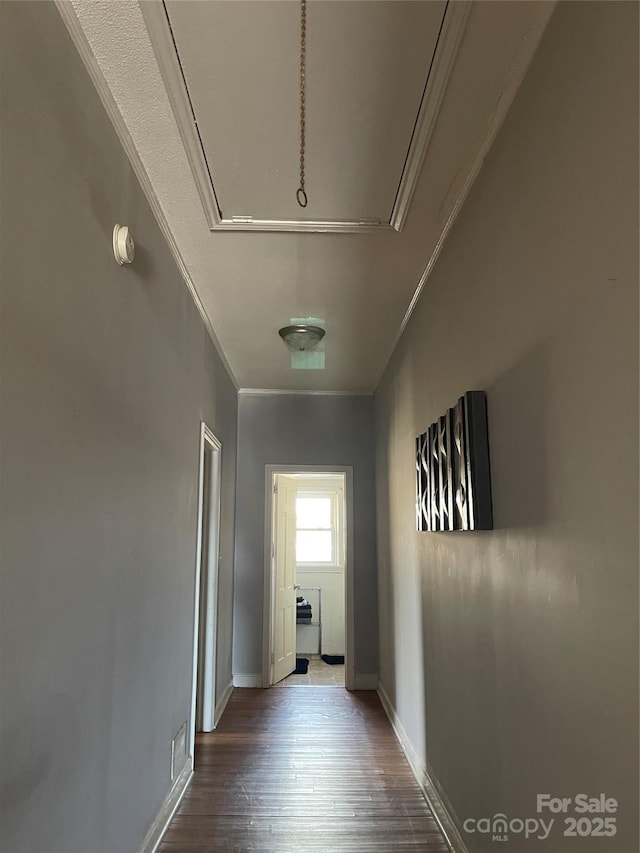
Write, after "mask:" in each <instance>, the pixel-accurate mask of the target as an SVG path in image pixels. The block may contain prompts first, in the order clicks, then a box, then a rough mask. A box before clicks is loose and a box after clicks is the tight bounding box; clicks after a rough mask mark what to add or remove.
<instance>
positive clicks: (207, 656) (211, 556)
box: [189, 421, 222, 757]
mask: <svg viewBox="0 0 640 853" xmlns="http://www.w3.org/2000/svg"><path fill="white" fill-rule="evenodd" d="M207 453H211V471H210V477H209V478H208V480H209V482H207V478H205V455H206V454H207ZM221 470H222V444H221V443H220V441H218V439H217V438H216V437H215V435H214V434H213V432H212V431H211V430H210V429H209V427H208V426H207V425H206V424H205V423H204V421H203V422H202V423H201V425H200V461H199V468H198V528H197V539H196V572H195V600H194V618H193V674H192V690H191V720H190V727H189V752H190V755H191V756H192V757H193V756H194V747H195V736H196V704H197V699H198V693H200V697H201V703H202V728H203V730H204V731H212V730H213V729H214V728H215V703H216V690H215V682H216V635H217V607H218V563H219V551H220V487H221ZM206 487H209V488H210V500H209V501H207V500H206V499H205V494H204V490H205V488H206ZM207 505H208V507H209V519H208V520H207V519H205V518H204V511H205V507H206V506H207ZM205 521H208V524H209V542H208V548H209V553H208V563H207V572H206V576H205V577H203V576H202V562H203V559H202V558H203V536H202V530H203V522H205ZM212 546H213V547H212ZM203 583H204V584H205V585H206V586H205V588H203V586H202V585H203ZM201 599H202V600H203V602H204V606H203V607H201V606H200V601H201ZM201 636H202V642H200V637H201ZM199 672H200V673H205V674H206V676H205V678H204V683H203V684H200V685H199V683H198V681H199V679H198V676H199ZM199 688H200V689H199Z"/></svg>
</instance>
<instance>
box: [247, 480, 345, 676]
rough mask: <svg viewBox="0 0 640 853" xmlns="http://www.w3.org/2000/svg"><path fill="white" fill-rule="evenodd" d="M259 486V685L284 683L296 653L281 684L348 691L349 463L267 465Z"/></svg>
mask: <svg viewBox="0 0 640 853" xmlns="http://www.w3.org/2000/svg"><path fill="white" fill-rule="evenodd" d="M265 485H266V488H265V497H266V500H265V504H266V512H265V617H264V641H263V642H264V659H263V674H262V675H263V678H262V684H263V686H264V687H269V686H271V685H273V684H276V683H280V684H282V685H284V682H283V679H286V678H287V677H289V676H290V673H294V671H295V670H296V658H298V672H299V673H300V674H295V673H294V674H293V675H291V676H290V680H289V681H288V682H286V684H292V683H294V682H295V683H296V684H298V683H307V684H309V683H310V684H318V683H322V684H335V683H336V678H337V679H339V678H340V677H342V678H343V680H344V686H345V687H346V688H347V689H348V690H352V689H354V681H355V674H354V670H355V667H354V661H353V654H352V650H353V581H352V571H351V567H352V565H353V553H352V552H353V548H352V536H351V529H352V517H353V507H352V498H351V495H352V469H351V468H350V467H339V466H337V467H331V468H329V467H327V466H300V467H295V468H293V467H285V466H277V465H268V466H267V471H266V484H265ZM300 659H302V660H300ZM306 662H308V663H306ZM301 664H303V665H307V666H308V671H309V675H307V674H306V673H304V672H300V665H301ZM334 664H337V669H336V670H335V671H332V666H333V665H334ZM340 664H344V668H343V666H341V665H340ZM323 669H324V673H323V672H322V670H323ZM337 683H340V681H338V682H337Z"/></svg>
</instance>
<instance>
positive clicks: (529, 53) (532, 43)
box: [381, 0, 556, 377]
mask: <svg viewBox="0 0 640 853" xmlns="http://www.w3.org/2000/svg"><path fill="white" fill-rule="evenodd" d="M454 5H457V3H456V4H454ZM555 6H556V0H550V2H549V3H538V4H536V10H537V12H538V14H539V17H538V18H537V19H536V20H535V21H534V23H533V24H532V25H531V28H530V29H529V32H528V33H527V34H526V36H525V37H524V39H523V40H522V45H521V47H520V50H519V51H518V53H517V55H516V58H515V61H514V63H513V65H512V67H511V71H510V72H509V75H508V77H507V80H506V82H505V84H504V86H503V88H502V91H501V93H500V97H499V98H498V101H497V103H496V107H495V109H494V111H493V113H492V114H491V116H490V118H489V122H488V124H487V127H486V130H485V134H484V136H483V138H482V140H481V142H480V145H479V147H478V150H477V151H476V154H475V156H474V158H473V160H472V161H471V163H470V165H469V168H468V170H467V173H466V177H465V178H464V181H463V183H462V186H461V187H460V189H458V188H457V185H454V191H455V195H454V197H453V199H452V198H451V196H450V197H449V198H448V199H447V200H446V202H445V204H443V206H442V207H443V209H444V210H447V209H448V210H449V213H448V215H447V218H446V220H445V223H444V225H443V227H442V231H441V232H440V236H439V238H438V241H437V243H436V245H435V247H434V250H433V252H432V253H431V257H430V258H429V260H428V261H427V265H426V266H425V268H424V270H423V272H422V275H421V276H420V281H419V282H418V286H417V287H416V289H415V291H414V293H413V296H412V297H411V302H410V303H409V307H408V308H407V310H406V313H405V315H404V317H403V319H402V323H401V324H400V329H399V330H398V334H397V335H396V339H395V341H394V344H393V347H392V348H391V353H390V356H389V360H390V359H391V356H392V355H393V353H394V352H395V349H396V346H397V344H398V341H399V340H400V337H401V336H402V333H403V332H404V330H405V328H406V325H407V323H408V322H409V319H410V317H411V315H412V314H413V312H414V309H415V307H416V305H417V303H418V300H419V298H420V295H421V293H422V291H423V289H424V286H425V284H426V283H427V279H428V278H429V276H430V275H431V272H432V270H433V268H434V266H435V265H436V261H437V260H438V258H439V257H440V252H441V251H442V247H443V245H444V243H445V240H446V239H447V237H448V236H449V232H450V231H451V228H452V227H453V223H454V222H455V221H456V219H457V218H458V213H459V212H460V210H461V208H462V206H463V204H464V202H465V201H466V198H467V196H468V195H469V191H470V190H471V187H472V186H473V183H474V181H475V179H476V178H477V177H478V174H479V172H480V169H481V168H482V164H483V163H484V160H485V157H486V156H487V154H488V152H489V149H490V148H491V146H492V145H493V141H494V139H495V138H496V135H497V133H498V131H499V130H500V128H501V127H502V123H503V121H504V119H505V117H506V115H507V113H508V111H509V108H510V107H511V104H512V102H513V99H514V98H515V96H516V92H517V91H518V89H519V88H520V84H521V83H522V81H523V80H524V77H525V74H526V73H527V69H528V68H529V65H530V63H531V60H532V59H533V55H534V53H535V52H536V50H537V48H538V45H539V44H540V40H541V38H542V35H543V33H544V31H545V28H546V26H547V23H548V22H549V18H550V17H551V14H552V13H553V10H554V9H555ZM460 174H464V168H463V169H461V170H460ZM387 363H388V362H387ZM385 370H386V365H385ZM385 370H383V371H382V374H381V377H382V376H384V373H385Z"/></svg>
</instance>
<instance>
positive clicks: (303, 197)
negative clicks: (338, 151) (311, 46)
mask: <svg viewBox="0 0 640 853" xmlns="http://www.w3.org/2000/svg"><path fill="white" fill-rule="evenodd" d="M306 64H307V0H300V186H299V187H298V190H297V192H296V201H297V202H298V204H299V205H300V207H306V206H307V193H306V192H305V188H304V155H305V148H306V142H307V138H306V137H307V114H306V80H305V73H306Z"/></svg>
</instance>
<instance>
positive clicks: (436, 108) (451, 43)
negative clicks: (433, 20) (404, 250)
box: [389, 0, 471, 231]
mask: <svg viewBox="0 0 640 853" xmlns="http://www.w3.org/2000/svg"><path fill="white" fill-rule="evenodd" d="M470 11H471V0H455V2H452V0H449V2H448V3H447V8H446V11H445V14H444V21H443V23H442V29H441V31H440V36H439V37H438V43H437V45H436V51H435V55H434V57H433V64H432V67H431V69H430V72H429V77H428V79H427V85H426V86H425V91H424V95H423V96H422V102H421V104H420V110H419V111H418V118H417V120H416V126H415V130H414V132H413V136H412V138H411V144H410V145H409V153H408V154H407V160H406V162H405V164H404V169H403V170H402V177H401V179H400V186H399V187H398V194H397V196H396V200H395V203H394V205H393V210H392V212H391V219H390V220H389V224H390V225H391V227H392V228H394V229H395V230H396V231H401V230H402V227H403V225H404V223H405V221H406V218H407V215H408V213H409V207H410V205H411V200H412V199H413V194H414V192H415V189H416V187H417V185H418V179H419V177H420V171H421V169H422V164H423V162H424V158H425V156H426V153H427V148H428V147H429V142H430V141H431V134H432V133H433V129H434V127H435V125H436V121H437V118H438V113H439V112H440V106H441V105H442V100H443V98H444V93H445V91H446V89H447V84H448V83H449V77H450V76H451V71H452V70H453V64H454V62H455V58H456V56H457V55H458V48H459V46H460V42H461V41H462V35H463V33H464V30H465V27H466V25H467V19H468V17H469V12H470Z"/></svg>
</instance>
